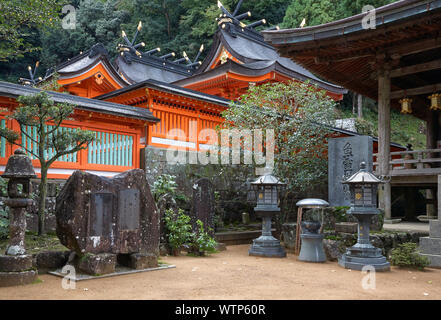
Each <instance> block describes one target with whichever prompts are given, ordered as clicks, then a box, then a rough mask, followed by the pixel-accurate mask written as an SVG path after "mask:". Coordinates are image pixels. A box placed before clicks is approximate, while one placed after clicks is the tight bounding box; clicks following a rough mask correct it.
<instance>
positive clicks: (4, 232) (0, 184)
mask: <svg viewBox="0 0 441 320" xmlns="http://www.w3.org/2000/svg"><path fill="white" fill-rule="evenodd" d="M7 185H8V183H7V182H6V181H5V179H3V178H2V177H0V195H2V196H3V195H6V194H7V192H6V189H7ZM8 235H9V208H8V207H7V206H4V208H0V239H6V238H7V237H8Z"/></svg>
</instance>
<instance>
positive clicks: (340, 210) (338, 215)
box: [332, 206, 349, 222]
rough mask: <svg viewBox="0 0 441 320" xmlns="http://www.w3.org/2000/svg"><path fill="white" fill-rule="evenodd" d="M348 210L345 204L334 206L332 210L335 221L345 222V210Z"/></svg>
mask: <svg viewBox="0 0 441 320" xmlns="http://www.w3.org/2000/svg"><path fill="white" fill-rule="evenodd" d="M348 210H349V207H345V206H338V207H334V208H333V210H332V212H333V214H334V217H335V221H336V222H346V221H347V216H346V215H347V212H348Z"/></svg>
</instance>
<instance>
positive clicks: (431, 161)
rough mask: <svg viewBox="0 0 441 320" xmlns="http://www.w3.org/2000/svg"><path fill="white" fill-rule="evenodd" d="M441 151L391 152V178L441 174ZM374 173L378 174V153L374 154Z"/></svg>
mask: <svg viewBox="0 0 441 320" xmlns="http://www.w3.org/2000/svg"><path fill="white" fill-rule="evenodd" d="M440 155H441V149H426V150H414V151H398V152H391V153H390V159H389V174H390V175H391V176H404V175H431V174H441V157H440ZM374 159H377V160H375V162H374V163H373V165H374V171H375V173H377V174H378V165H379V163H378V153H374Z"/></svg>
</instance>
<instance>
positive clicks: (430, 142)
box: [426, 111, 439, 149]
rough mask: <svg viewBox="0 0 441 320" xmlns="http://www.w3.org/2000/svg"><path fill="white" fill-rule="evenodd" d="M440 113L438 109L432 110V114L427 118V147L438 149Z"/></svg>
mask: <svg viewBox="0 0 441 320" xmlns="http://www.w3.org/2000/svg"><path fill="white" fill-rule="evenodd" d="M438 130H439V126H438V115H437V112H436V111H431V112H430V116H429V117H428V118H427V119H426V148H427V149H436V141H437V140H438Z"/></svg>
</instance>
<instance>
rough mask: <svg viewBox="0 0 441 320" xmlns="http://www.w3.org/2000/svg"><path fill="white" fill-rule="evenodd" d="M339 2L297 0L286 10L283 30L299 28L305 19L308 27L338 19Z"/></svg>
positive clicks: (336, 0) (335, 0)
mask: <svg viewBox="0 0 441 320" xmlns="http://www.w3.org/2000/svg"><path fill="white" fill-rule="evenodd" d="M339 2H340V1H338V0H320V1H317V0H295V1H292V2H291V4H290V5H289V6H288V8H287V9H286V14H285V17H284V18H283V24H282V26H283V28H299V26H300V23H301V22H302V20H303V19H306V25H307V26H314V25H318V24H322V23H327V22H331V21H334V20H337V19H338V15H337V12H336V10H335V8H336V7H337V5H338V3H339Z"/></svg>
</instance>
